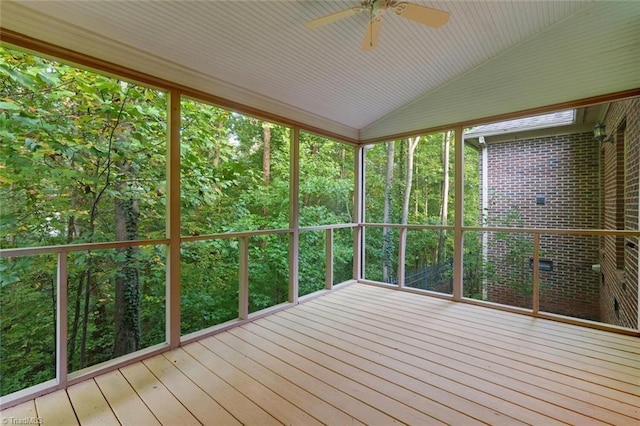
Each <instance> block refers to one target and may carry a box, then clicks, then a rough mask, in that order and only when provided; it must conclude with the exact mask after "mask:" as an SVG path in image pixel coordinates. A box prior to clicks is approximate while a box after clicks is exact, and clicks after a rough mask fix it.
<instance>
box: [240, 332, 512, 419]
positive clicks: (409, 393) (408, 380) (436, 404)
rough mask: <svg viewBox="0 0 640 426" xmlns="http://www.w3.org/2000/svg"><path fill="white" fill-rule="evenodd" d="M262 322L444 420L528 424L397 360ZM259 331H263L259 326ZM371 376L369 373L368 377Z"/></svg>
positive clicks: (308, 353)
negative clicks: (404, 369) (398, 366)
mask: <svg viewBox="0 0 640 426" xmlns="http://www.w3.org/2000/svg"><path fill="white" fill-rule="evenodd" d="M261 325H262V326H263V327H265V330H263V332H265V333H266V335H264V336H263V337H266V338H268V339H269V340H270V341H272V342H274V343H278V344H280V345H285V346H286V347H289V348H292V347H293V346H294V344H297V346H296V348H297V349H296V350H295V352H296V353H299V354H300V355H303V356H305V357H306V358H308V359H310V360H313V361H315V362H318V363H321V364H323V365H326V366H328V367H330V368H332V369H334V371H340V370H343V369H344V368H345V367H344V366H341V365H340V364H344V365H346V366H349V368H350V369H351V368H357V369H359V370H362V372H363V373H365V374H367V375H371V376H376V377H379V378H380V379H382V380H386V381H387V382H388V383H390V385H386V386H381V388H387V389H389V393H390V394H393V395H395V396H397V397H398V399H399V400H402V401H403V402H404V403H405V404H409V405H411V406H412V407H414V408H415V409H417V410H420V411H424V412H425V413H431V415H433V416H434V417H436V418H438V419H439V420H441V421H443V422H446V423H449V424H465V425H471V424H479V423H490V424H494V425H499V424H505V425H507V424H508V425H517V424H524V423H522V422H520V421H518V420H516V419H515V418H513V417H507V416H505V415H504V414H502V413H500V412H497V411H495V410H492V409H490V408H487V407H486V406H485V405H481V404H478V403H476V402H474V401H473V400H470V399H465V398H462V397H460V396H459V395H457V394H454V393H451V392H448V391H445V390H443V389H440V388H438V387H436V386H433V385H432V384H431V383H429V382H427V381H420V380H418V379H417V378H416V377H412V376H409V375H406V374H403V373H401V372H398V371H396V370H394V369H392V368H391V366H392V365H393V363H394V360H390V361H391V362H390V363H376V362H373V361H371V360H369V359H367V358H366V357H363V356H361V354H356V353H353V352H350V351H346V350H343V349H341V348H340V347H338V346H333V345H332V343H333V342H332V339H331V338H328V339H326V340H325V341H323V342H320V341H318V340H315V339H314V338H313V337H309V336H306V335H303V334H302V333H298V332H296V331H295V330H294V329H293V328H285V327H282V326H280V325H279V324H277V323H272V324H269V325H264V324H261ZM247 328H248V327H247ZM271 332H274V333H278V334H280V336H275V335H274V334H272V333H271ZM256 333H259V331H258V330H257V329H256ZM338 360H339V362H338ZM360 376H362V374H360ZM352 377H353V376H352ZM353 378H355V377H353ZM367 378H368V377H365V381H366V379H367ZM469 391H470V392H471V391H472V390H471V389H469ZM477 396H478V395H477V392H474V395H473V397H474V399H475V398H477Z"/></svg>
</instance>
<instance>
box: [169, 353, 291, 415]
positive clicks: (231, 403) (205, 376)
mask: <svg viewBox="0 0 640 426" xmlns="http://www.w3.org/2000/svg"><path fill="white" fill-rule="evenodd" d="M189 346H190V345H187V346H185V348H187V347H189ZM164 356H165V357H166V358H167V359H168V360H169V361H170V362H171V363H173V365H175V366H176V367H177V368H178V369H179V370H180V371H182V372H183V373H184V374H185V375H186V376H187V377H189V379H190V380H191V381H193V382H194V383H195V384H197V385H198V386H199V387H200V388H201V389H202V390H203V391H205V392H206V393H207V394H208V395H209V396H210V397H212V398H213V399H215V400H216V402H218V403H219V404H220V405H221V406H222V407H223V408H224V409H225V410H226V411H228V412H229V413H231V415H233V417H235V418H236V419H238V420H239V421H240V422H241V423H242V424H245V425H265V426H271V425H280V424H281V423H280V422H279V421H277V420H276V419H275V418H274V417H273V416H271V415H270V414H269V413H267V412H266V411H265V410H264V409H263V408H261V407H260V406H258V405H257V404H255V403H254V402H253V401H251V400H250V399H249V398H247V397H246V396H245V395H243V394H242V393H240V392H238V391H237V390H236V389H235V388H234V387H232V386H231V385H229V384H228V383H227V382H225V381H224V380H222V379H221V378H220V377H218V376H217V375H216V374H214V373H213V372H212V371H211V370H209V369H207V368H206V367H205V366H204V365H202V364H200V363H199V362H198V361H196V359H195V358H193V357H192V356H191V355H189V354H188V353H187V352H185V351H184V350H183V349H176V350H173V351H171V352H168V353H166V354H164Z"/></svg>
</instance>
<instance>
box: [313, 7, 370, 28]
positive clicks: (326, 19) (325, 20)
mask: <svg viewBox="0 0 640 426" xmlns="http://www.w3.org/2000/svg"><path fill="white" fill-rule="evenodd" d="M363 10H364V9H363V8H362V7H352V8H350V9H346V10H343V11H340V12H336V13H332V14H330V15H326V16H323V17H322V18H318V19H314V20H313V21H309V22H307V23H306V24H304V25H306V27H307V28H318V27H321V26H323V25H327V24H330V23H331V22H334V21H337V20H339V19H342V18H346V17H347V16H351V15H356V14H358V13H360V12H362V11H363Z"/></svg>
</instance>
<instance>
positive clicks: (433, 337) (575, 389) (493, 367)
mask: <svg viewBox="0 0 640 426" xmlns="http://www.w3.org/2000/svg"><path fill="white" fill-rule="evenodd" d="M347 305H348V306H349V309H350V312H345V311H344V310H342V309H340V302H335V299H334V301H333V302H332V303H331V304H330V305H327V304H326V303H324V302H322V301H320V300H319V301H318V303H316V304H315V306H316V308H317V309H321V310H322V312H320V311H313V314H312V315H314V316H316V315H319V316H323V315H324V316H325V317H327V318H330V319H335V318H338V317H339V318H349V319H351V320H362V321H374V320H376V319H377V320H379V319H381V318H384V315H385V314H384V312H382V311H381V310H378V311H377V312H376V314H370V313H367V312H366V311H363V310H361V309H359V306H358V303H356V302H354V301H351V303H348V304H345V306H347ZM394 322H398V321H397V319H394V318H392V319H391V321H390V322H389V323H386V322H380V321H379V322H378V323H377V324H376V327H377V328H380V329H384V330H387V331H389V332H391V333H394V334H395V335H396V336H398V337H399V336H405V337H406V338H408V339H410V340H411V342H412V344H413V345H416V346H418V347H422V348H428V350H429V351H437V353H439V354H440V355H442V356H445V357H447V358H455V359H457V360H459V361H461V362H463V363H468V364H470V365H474V366H475V367H480V368H484V369H485V370H486V371H488V372H489V373H490V374H492V375H493V374H495V373H496V372H500V373H502V374H504V375H505V376H507V377H511V378H514V379H515V378H519V379H521V380H526V381H527V382H528V383H534V384H536V385H537V386H540V387H542V388H546V389H547V390H549V391H552V392H562V393H563V394H564V395H565V396H566V397H570V398H579V399H581V400H583V401H585V402H586V403H589V404H595V403H599V404H600V405H601V406H603V407H604V408H607V409H610V410H613V411H619V412H621V413H624V414H625V415H627V416H630V417H633V418H638V417H637V416H640V410H639V409H638V406H639V405H640V398H638V397H633V396H632V395H630V394H627V393H622V392H620V391H616V390H614V389H611V388H609V387H605V386H602V385H600V384H599V383H590V382H585V381H583V380H577V379H574V378H571V377H568V376H565V375H557V374H553V380H550V379H548V378H546V377H544V376H548V375H549V370H547V369H543V368H540V367H538V366H536V365H534V364H532V363H531V362H532V357H526V358H525V359H524V360H522V361H517V360H515V359H510V358H509V355H507V356H501V355H502V354H495V353H491V351H484V352H483V351H482V350H480V349H482V346H481V345H480V344H478V341H477V340H472V339H471V338H470V337H468V336H465V335H458V336H456V335H455V333H453V332H451V330H443V331H442V332H440V333H438V332H437V331H433V328H435V327H434V326H433V325H432V323H430V326H429V327H428V328H425V327H422V326H415V327H412V326H410V325H404V326H402V327H401V326H399V325H396V324H394ZM414 329H416V330H418V331H419V333H418V332H416V331H414ZM465 342H472V343H473V344H468V343H465ZM524 361H526V362H524ZM598 396H601V397H598ZM602 397H605V398H602ZM618 398H619V399H621V400H622V401H626V403H625V404H622V403H620V402H619V401H617V400H616V399H618Z"/></svg>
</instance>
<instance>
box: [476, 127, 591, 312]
mask: <svg viewBox="0 0 640 426" xmlns="http://www.w3.org/2000/svg"><path fill="white" fill-rule="evenodd" d="M487 150H488V151H487V155H488V191H489V206H488V207H489V209H488V212H487V213H486V214H487V221H488V223H489V224H490V225H494V226H505V222H504V219H505V218H506V217H509V216H511V217H512V218H513V219H515V220H513V221H512V222H511V223H510V224H509V226H522V227H531V228H565V229H580V228H582V229H597V228H599V211H600V209H599V191H598V189H599V188H598V167H599V160H598V144H597V142H595V141H594V139H593V135H592V134H591V133H590V132H589V133H581V134H573V135H560V136H550V137H541V138H534V139H526V140H514V141H510V142H502V143H494V144H488V146H487ZM526 238H528V240H529V241H532V237H531V236H530V235H527V236H526ZM498 240H499V238H498V236H496V235H492V236H490V239H489V260H490V261H492V263H493V265H494V267H495V275H496V276H502V277H503V278H504V277H505V276H508V275H509V274H510V273H511V274H512V276H518V274H519V275H520V276H522V277H524V279H525V280H526V281H527V282H529V283H530V282H531V270H530V269H529V264H528V260H529V258H530V257H531V254H530V253H522V255H521V256H522V257H524V258H525V259H524V261H523V263H521V264H520V265H519V266H518V267H517V269H518V270H513V266H509V265H508V262H506V260H505V256H506V253H507V251H508V250H509V247H508V246H507V245H506V244H504V243H503V242H500V241H498ZM520 245H521V247H524V248H526V247H527V243H524V242H522V241H521V244H520ZM512 246H513V244H512ZM529 247H531V244H530V243H529ZM540 249H541V258H542V259H546V260H549V261H551V262H552V263H553V270H552V271H541V272H540V282H541V284H542V286H543V290H542V292H541V300H540V310H542V311H546V312H554V313H559V314H563V315H570V316H574V317H579V318H586V319H592V320H598V319H599V309H600V304H599V276H598V274H597V273H596V272H594V271H593V270H592V265H594V264H597V263H598V262H599V258H598V255H599V239H598V238H597V237H580V236H543V237H542V238H541V246H540ZM525 251H526V250H525ZM512 257H513V256H512ZM523 265H524V266H523ZM509 268H512V269H511V270H510V269H509ZM492 281H493V282H492V283H491V285H490V286H489V288H488V298H489V300H491V301H494V302H498V303H505V304H510V305H514V306H522V307H531V300H530V297H528V295H527V294H526V292H522V291H520V292H518V291H516V290H514V289H513V287H512V286H508V285H506V284H504V283H501V281H504V280H503V279H494V280H492Z"/></svg>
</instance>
